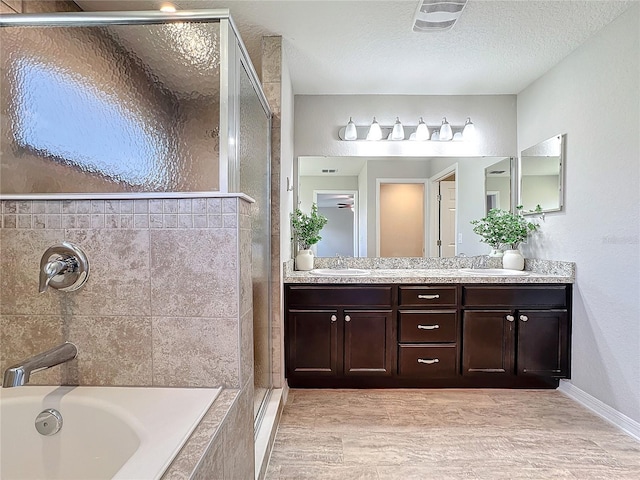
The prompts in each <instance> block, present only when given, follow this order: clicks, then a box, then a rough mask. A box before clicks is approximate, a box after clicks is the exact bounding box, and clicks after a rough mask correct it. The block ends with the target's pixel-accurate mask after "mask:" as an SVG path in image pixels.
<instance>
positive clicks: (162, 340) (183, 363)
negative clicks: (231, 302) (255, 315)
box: [152, 317, 239, 388]
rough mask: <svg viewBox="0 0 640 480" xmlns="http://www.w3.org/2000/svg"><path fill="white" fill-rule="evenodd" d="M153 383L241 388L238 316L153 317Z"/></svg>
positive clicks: (167, 385)
mask: <svg viewBox="0 0 640 480" xmlns="http://www.w3.org/2000/svg"><path fill="white" fill-rule="evenodd" d="M152 325H153V330H152V338H153V385H154V386H166V387H216V386H224V387H232V388H233V387H236V388H237V387H238V376H239V372H238V363H239V362H238V352H237V346H238V322H237V320H236V319H234V318H193V317H153V319H152Z"/></svg>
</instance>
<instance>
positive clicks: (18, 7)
mask: <svg viewBox="0 0 640 480" xmlns="http://www.w3.org/2000/svg"><path fill="white" fill-rule="evenodd" d="M2 3H5V4H6V5H7V6H8V7H10V8H11V9H12V10H13V11H14V12H16V13H22V0H2Z"/></svg>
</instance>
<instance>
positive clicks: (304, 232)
mask: <svg viewBox="0 0 640 480" xmlns="http://www.w3.org/2000/svg"><path fill="white" fill-rule="evenodd" d="M326 224H327V217H325V216H324V215H321V214H319V213H318V205H316V204H315V203H314V204H313V205H311V213H310V214H309V215H307V214H306V213H303V212H302V210H300V209H299V208H296V209H295V211H294V212H293V213H292V214H291V231H292V232H293V234H294V238H295V242H296V243H297V245H298V254H297V255H296V269H297V270H312V269H313V251H312V250H311V247H312V246H313V245H315V244H316V243H318V242H319V241H320V240H322V237H321V236H320V231H321V230H322V229H323V228H324V226H325V225H326Z"/></svg>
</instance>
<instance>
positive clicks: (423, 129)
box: [415, 117, 429, 142]
mask: <svg viewBox="0 0 640 480" xmlns="http://www.w3.org/2000/svg"><path fill="white" fill-rule="evenodd" d="M415 139H416V140H417V141H419V142H424V141H425V140H429V127H427V124H426V123H424V120H423V119H422V117H420V121H419V122H418V126H417V127H416V137H415Z"/></svg>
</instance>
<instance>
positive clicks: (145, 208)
mask: <svg viewBox="0 0 640 480" xmlns="http://www.w3.org/2000/svg"><path fill="white" fill-rule="evenodd" d="M133 211H134V213H149V200H134V201H133Z"/></svg>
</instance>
